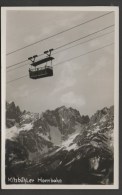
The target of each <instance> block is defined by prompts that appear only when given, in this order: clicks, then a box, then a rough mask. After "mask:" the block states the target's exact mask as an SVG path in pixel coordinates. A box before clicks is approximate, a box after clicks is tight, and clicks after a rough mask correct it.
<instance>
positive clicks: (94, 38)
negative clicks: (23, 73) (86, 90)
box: [7, 31, 114, 72]
mask: <svg viewBox="0 0 122 195" xmlns="http://www.w3.org/2000/svg"><path fill="white" fill-rule="evenodd" d="M112 32H114V31H111V32H108V33H105V34H103V35H99V36H97V37H95V38H92V39H90V40H87V41H84V42H82V43H78V44H76V45H73V46H71V47H68V48H65V49H62V50H60V51H57V52H55V53H53V54H54V55H55V54H57V53H60V52H62V51H65V50H67V49H71V48H72V47H76V46H78V45H82V44H84V43H87V42H89V41H92V40H95V39H97V38H99V37H103V36H105V35H107V34H111V33H112ZM27 65H30V64H24V65H22V66H19V67H15V68H14V69H12V70H8V71H7V72H11V71H13V70H15V69H18V68H21V67H24V66H27Z"/></svg>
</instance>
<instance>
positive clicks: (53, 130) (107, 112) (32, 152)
mask: <svg viewBox="0 0 122 195" xmlns="http://www.w3.org/2000/svg"><path fill="white" fill-rule="evenodd" d="M12 105H13V108H11V106H9V105H7V109H8V108H11V109H10V113H11V112H13V113H16V111H15V110H19V111H18V112H17V113H18V115H17V116H18V117H17V119H16V118H14V117H15V115H14V114H13V115H12V117H13V118H12V117H10V118H9V116H10V113H9V109H8V110H6V113H7V114H6V116H7V117H6V118H7V120H6V123H8V121H9V120H10V119H11V120H15V121H14V122H13V123H12V124H11V125H10V122H9V123H8V124H6V125H7V132H10V131H11V130H12V129H13V127H14V133H16V132H17V134H15V136H14V137H12V136H10V135H9V136H8V137H7V139H6V151H7V152H6V165H7V175H11V174H12V173H11V171H10V170H13V167H14V170H15V173H16V175H17V176H21V174H23V175H25V176H26V177H27V178H28V177H29V174H30V172H29V170H30V171H31V176H32V177H34V178H35V182H37V181H36V180H37V177H39V176H45V177H46V176H48V177H49V176H50V177H51V176H58V177H59V178H60V177H61V178H62V179H63V183H72V182H74V183H84V182H85V183H92V182H94V183H95V182H96V183H98V184H99V183H100V184H107V183H112V182H113V148H114V146H113V129H114V106H111V107H110V108H107V107H104V108H103V109H101V110H98V111H97V112H96V113H95V114H93V115H92V116H91V117H90V118H89V116H88V115H86V116H84V115H82V116H81V115H80V113H79V111H78V110H76V109H73V108H71V107H69V108H66V107H65V106H61V107H59V108H56V109H55V110H52V111H51V110H46V111H45V112H43V113H42V114H41V115H39V114H37V113H31V112H27V111H23V112H22V111H21V110H20V109H18V107H16V106H15V104H13V103H12ZM14 109H15V110H14ZM16 123H17V124H18V126H17V125H16ZM12 125H13V126H12ZM8 127H9V128H8ZM15 148H16V149H15ZM20 154H21V155H20ZM10 159H11V160H10ZM20 165H22V166H23V171H22V172H20V171H19V170H18V166H20ZM15 167H16V168H15ZM78 169H81V170H82V169H84V171H83V172H82V171H81V175H79V170H78ZM8 170H9V171H8ZM25 170H26V171H25ZM27 170H28V171H27ZM24 171H25V172H24ZM75 172H76V173H77V175H76V173H75ZM63 174H64V176H63ZM82 174H83V175H84V176H82ZM87 175H89V178H94V180H93V181H92V179H88V177H87ZM73 177H74V178H73ZM83 178H85V179H83ZM6 182H7V181H6Z"/></svg>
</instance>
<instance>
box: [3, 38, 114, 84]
mask: <svg viewBox="0 0 122 195" xmlns="http://www.w3.org/2000/svg"><path fill="white" fill-rule="evenodd" d="M113 44H114V42H112V43H110V44H108V45H104V46H103V47H100V48H97V49H95V50H92V51H89V52H87V53H84V54H81V55H79V56H76V57H73V58H70V59H68V60H65V61H62V62H59V63H57V64H55V65H53V66H58V65H60V64H63V63H65V62H69V61H72V60H74V59H76V58H79V57H82V56H85V55H88V54H90V53H93V52H95V51H97V50H100V49H103V48H105V47H108V46H110V45H113ZM27 76H28V75H24V76H22V77H19V78H16V79H13V80H10V81H8V82H7V84H9V83H11V82H14V81H16V80H19V79H21V78H24V77H27Z"/></svg>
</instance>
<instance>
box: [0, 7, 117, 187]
mask: <svg viewBox="0 0 122 195" xmlns="http://www.w3.org/2000/svg"><path fill="white" fill-rule="evenodd" d="M7 10H25V11H27V10H34V11H36V10H44V11H57V10H58V11H114V12H115V47H114V49H115V61H114V63H115V65H114V73H115V74H114V116H115V117H114V184H113V185H63V184H61V185H42V184H40V185H39V184H37V185H33V184H31V185H27V184H24V185H23V184H22V185H20V184H17V185H16V184H13V185H8V184H5V129H6V127H5V109H6V108H5V106H6V101H5V100H6V53H5V52H6V11H7ZM1 29H2V30H1V40H2V44H1V51H2V58H1V61H2V62H1V64H2V66H1V67H2V71H1V74H2V75H1V78H2V98H1V101H2V102H1V105H2V128H1V129H2V132H1V133H2V135H1V143H2V145H1V159H2V163H1V173H2V179H1V184H2V185H1V186H2V189H118V188H119V8H118V7H115V6H105V7H104V6H95V7H94V6H93V7H90V6H88V7H83V6H82V7H80V6H79V7H61V6H60V7H2V8H1Z"/></svg>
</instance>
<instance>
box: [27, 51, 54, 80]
mask: <svg viewBox="0 0 122 195" xmlns="http://www.w3.org/2000/svg"><path fill="white" fill-rule="evenodd" d="M52 51H53V49H49V50H48V51H45V52H44V54H47V57H46V58H43V59H41V60H39V61H35V59H36V57H38V56H37V55H34V56H33V57H30V58H28V60H31V62H32V64H31V66H32V67H33V68H29V77H30V78H31V79H40V78H44V77H50V76H53V67H52V60H54V58H53V57H51V52H52ZM48 62H50V65H47V63H48ZM41 64H45V65H44V66H42V67H38V68H37V66H39V65H41Z"/></svg>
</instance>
